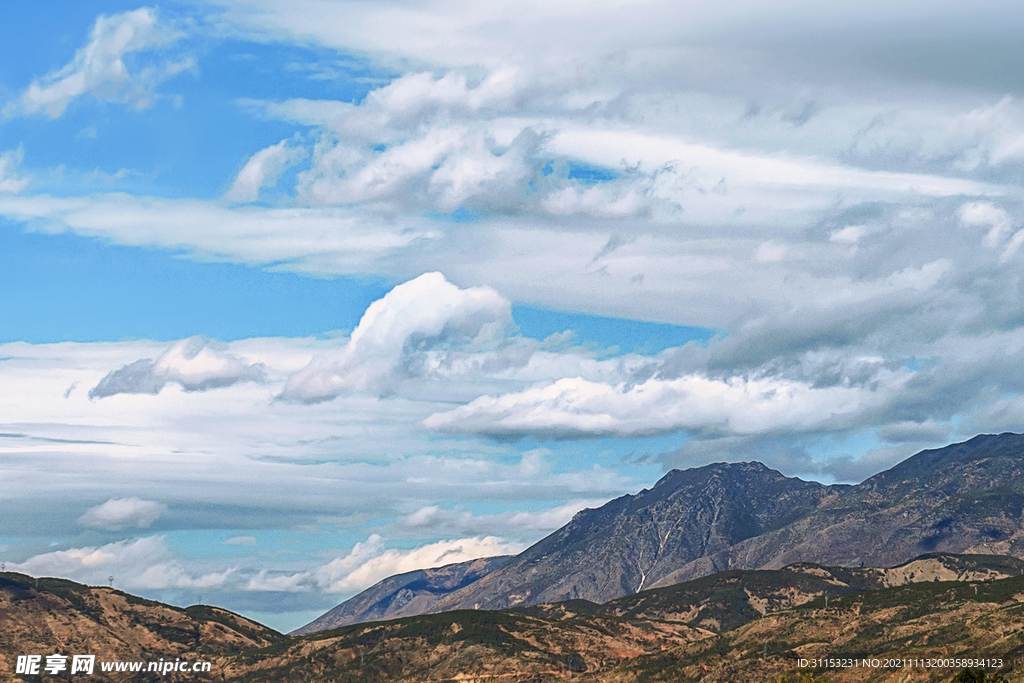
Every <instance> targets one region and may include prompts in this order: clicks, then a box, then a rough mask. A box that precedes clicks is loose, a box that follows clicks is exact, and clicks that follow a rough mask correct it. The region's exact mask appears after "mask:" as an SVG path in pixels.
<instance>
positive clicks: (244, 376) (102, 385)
mask: <svg viewBox="0 0 1024 683" xmlns="http://www.w3.org/2000/svg"><path fill="white" fill-rule="evenodd" d="M263 377H264V369H263V366H262V365H260V364H259V363H252V364H251V363H246V362H245V360H243V359H242V358H239V357H238V356H235V355H234V354H231V353H228V352H225V351H223V350H220V349H217V348H215V347H213V346H211V345H210V343H208V342H207V341H206V340H204V339H203V338H202V337H189V338H188V339H183V340H181V341H180V342H178V343H176V344H174V345H173V346H172V347H171V348H169V349H167V350H166V351H164V352H163V353H162V354H160V356H159V357H158V358H157V359H156V360H150V359H148V358H144V359H142V360H137V361H135V362H134V363H130V364H128V365H125V366H124V367H122V368H121V369H119V370H113V371H111V372H110V373H108V374H107V375H106V376H105V377H103V379H101V380H100V381H99V384H97V385H96V386H95V387H93V388H92V389H90V390H89V398H103V397H106V396H113V395H115V394H158V393H160V390H161V389H163V388H164V386H165V385H166V384H167V383H168V382H174V383H177V384H179V385H181V386H182V388H184V389H185V390H186V391H206V390H208V389H214V388H218V387H227V386H231V385H232V384H235V383H237V382H255V381H259V380H261V379H263Z"/></svg>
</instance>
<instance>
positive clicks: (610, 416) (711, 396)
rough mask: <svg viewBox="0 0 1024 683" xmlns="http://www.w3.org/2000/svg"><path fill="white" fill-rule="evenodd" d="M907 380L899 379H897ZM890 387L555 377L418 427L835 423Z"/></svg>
mask: <svg viewBox="0 0 1024 683" xmlns="http://www.w3.org/2000/svg"><path fill="white" fill-rule="evenodd" d="M902 379H905V378H902ZM900 382H901V378H898V377H891V378H889V386H885V387H884V388H882V389H881V390H880V389H867V388H864V387H856V386H834V387H821V388H816V387H813V386H811V385H809V384H807V383H803V382H795V381H788V380H784V379H781V378H761V379H753V378H743V377H734V378H730V379H728V380H718V379H711V378H708V377H702V376H699V375H688V376H685V377H681V378H679V379H671V380H663V379H649V380H647V381H646V382H643V383H640V384H636V385H635V386H627V385H618V386H611V385H609V384H604V383H600V382H592V381H587V380H584V379H581V378H575V379H573V378H566V379H560V380H558V381H557V382H554V383H551V384H545V385H539V386H535V387H532V388H530V389H527V390H526V391H521V392H516V393H511V394H506V395H504V396H497V397H491V396H482V397H480V398H477V399H475V400H473V401H471V402H469V403H468V404H466V405H464V406H461V407H459V408H455V409H453V410H450V411H447V412H443V413H435V414H433V415H431V416H430V417H428V418H426V419H425V420H424V421H423V424H424V426H426V427H428V428H430V429H434V430H437V431H440V432H444V433H448V434H474V433H475V434H487V435H491V436H496V437H503V438H507V437H525V436H541V437H548V438H552V437H554V438H592V437H598V436H614V437H632V436H648V435H653V434H664V433H668V432H674V431H679V430H692V431H697V432H708V433H721V434H759V433H773V432H780V431H796V432H800V431H808V430H815V429H821V428H825V427H831V428H838V427H842V426H844V422H845V421H847V420H849V419H851V418H854V417H857V416H859V415H860V414H862V413H863V412H865V411H867V410H870V409H873V408H877V407H878V406H879V405H881V404H882V403H883V402H884V400H885V399H887V398H888V397H889V393H890V392H891V391H893V390H894V389H895V388H896V387H897V386H898V384H899V383H900Z"/></svg>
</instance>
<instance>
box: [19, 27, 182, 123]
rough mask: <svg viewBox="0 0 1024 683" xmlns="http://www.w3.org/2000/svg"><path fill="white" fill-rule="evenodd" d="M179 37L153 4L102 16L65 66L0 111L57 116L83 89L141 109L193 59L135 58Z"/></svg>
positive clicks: (108, 99)
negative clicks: (153, 60)
mask: <svg viewBox="0 0 1024 683" xmlns="http://www.w3.org/2000/svg"><path fill="white" fill-rule="evenodd" d="M181 37H182V33H181V32H179V31H176V30H174V29H171V28H170V27H168V26H166V25H164V24H163V23H162V22H161V21H160V20H159V17H158V14H157V11H156V10H155V9H152V8H148V7H143V8H140V9H137V10H133V11H130V12H124V13H121V14H115V15H112V16H109V17H108V16H100V17H99V18H98V19H97V20H96V24H95V26H93V29H92V33H91V35H90V37H89V38H90V40H89V44H88V45H86V46H85V47H84V48H82V49H80V50H78V52H76V53H75V56H74V58H73V59H72V60H71V62H69V63H68V64H67V65H66V66H64V67H63V68H61V69H59V70H57V71H54V72H52V73H50V74H48V75H46V76H45V77H44V78H42V79H40V80H37V81H34V82H33V83H32V84H31V85H30V86H29V87H28V90H26V91H25V92H24V93H23V94H22V96H21V98H20V99H19V100H18V101H17V102H16V103H11V104H9V105H8V106H7V107H6V108H5V109H4V113H5V114H7V115H8V116H12V115H16V114H34V113H37V112H40V111H41V112H43V113H45V114H46V115H47V116H49V117H50V118H57V117H58V116H60V115H61V114H63V113H64V110H65V109H67V107H68V105H69V104H70V103H71V102H72V101H73V100H74V99H75V98H77V97H79V96H81V95H84V94H86V93H88V94H91V95H92V96H93V97H95V98H97V99H99V100H102V101H108V102H124V103H128V104H131V105H132V106H134V107H135V108H137V109H144V108H146V107H148V106H149V105H150V104H152V102H153V100H154V99H155V95H154V93H153V88H154V87H155V86H156V85H157V84H158V83H160V82H161V81H163V80H164V79H166V78H169V77H171V76H173V75H175V74H177V73H180V72H181V71H184V70H186V69H189V68H191V67H192V66H193V62H192V61H191V60H189V59H185V60H182V61H178V62H171V61H163V62H156V63H153V64H145V65H143V64H141V63H137V62H138V60H136V59H133V57H138V56H139V55H141V54H144V53H146V52H151V51H153V50H155V49H159V48H162V47H164V46H167V45H169V44H170V43H173V42H175V41H176V40H178V39H179V38H181ZM136 67H137V68H136Z"/></svg>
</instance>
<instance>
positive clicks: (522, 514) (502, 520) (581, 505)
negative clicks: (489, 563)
mask: <svg viewBox="0 0 1024 683" xmlns="http://www.w3.org/2000/svg"><path fill="white" fill-rule="evenodd" d="M606 502H607V501H606V500H603V499H598V500H578V501H573V502H571V503H566V504H565V505H560V506H558V507H554V508H549V509H547V510H539V511H536V512H534V511H527V510H520V511H517V512H502V513H497V514H492V515H477V514H473V513H472V512H469V511H466V510H451V509H444V508H441V507H438V506H437V505H427V506H424V507H421V508H420V509H419V510H416V511H415V512H413V513H412V514H410V515H407V516H406V517H405V518H404V519H402V521H401V522H399V526H401V527H403V528H406V529H409V530H413V531H419V532H424V531H430V532H433V533H452V532H455V533H462V534H472V533H491V534H509V533H510V531H511V530H513V529H519V530H533V531H544V532H548V531H554V530H555V529H559V528H561V527H563V526H565V525H566V524H568V523H569V521H570V520H572V518H573V515H575V514H576V513H577V512H579V511H580V510H583V509H585V508H588V507H589V508H596V507H600V506H601V505H604V504H605V503H606Z"/></svg>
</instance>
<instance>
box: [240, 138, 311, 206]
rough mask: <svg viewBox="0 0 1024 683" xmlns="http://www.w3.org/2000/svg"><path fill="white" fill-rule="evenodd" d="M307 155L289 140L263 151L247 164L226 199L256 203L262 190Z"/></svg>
mask: <svg viewBox="0 0 1024 683" xmlns="http://www.w3.org/2000/svg"><path fill="white" fill-rule="evenodd" d="M305 154H306V152H305V150H303V149H302V148H298V147H291V146H289V145H288V141H287V140H282V141H281V142H279V143H277V144H276V145H271V146H270V147H267V148H265V149H261V150H260V151H259V152H256V154H253V155H252V156H251V157H249V160H248V161H246V162H245V166H243V167H242V170H241V171H239V172H238V175H237V176H236V177H235V182H234V183H232V184H231V188H230V189H229V190H228V191H227V193H226V194H225V195H224V197H225V199H228V200H230V201H233V202H254V201H256V200H257V199H258V198H259V194H260V190H261V189H263V188H264V187H272V186H273V185H275V184H276V183H277V179H278V178H279V177H280V176H281V174H282V173H283V172H284V171H285V170H286V169H287V168H288V167H289V166H292V165H293V164H295V163H297V162H298V161H301V160H302V158H303V157H304V156H305Z"/></svg>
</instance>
